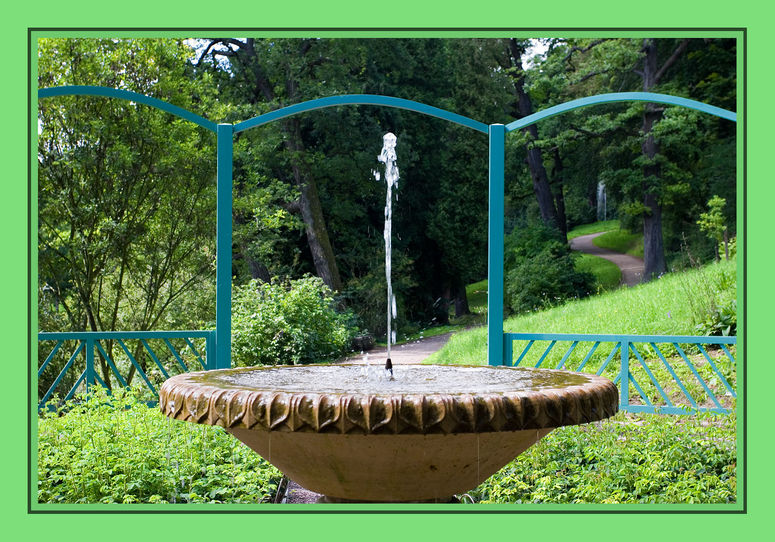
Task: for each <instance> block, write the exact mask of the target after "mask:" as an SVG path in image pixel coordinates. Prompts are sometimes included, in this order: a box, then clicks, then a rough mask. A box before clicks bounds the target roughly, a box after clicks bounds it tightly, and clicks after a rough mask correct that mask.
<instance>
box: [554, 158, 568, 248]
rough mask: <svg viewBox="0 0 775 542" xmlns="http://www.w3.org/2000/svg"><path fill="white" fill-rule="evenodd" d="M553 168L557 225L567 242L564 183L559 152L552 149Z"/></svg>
mask: <svg viewBox="0 0 775 542" xmlns="http://www.w3.org/2000/svg"><path fill="white" fill-rule="evenodd" d="M553 152H554V168H552V177H553V178H554V185H555V189H554V204H555V206H556V207H557V225H558V226H559V228H560V232H561V233H562V236H563V237H564V238H565V241H566V242H567V241H568V217H567V216H566V215H565V182H564V180H563V176H562V174H563V169H564V167H563V164H562V157H561V156H560V151H559V149H558V148H557V147H555V148H554V150H553Z"/></svg>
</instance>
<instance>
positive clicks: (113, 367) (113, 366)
mask: <svg viewBox="0 0 775 542" xmlns="http://www.w3.org/2000/svg"><path fill="white" fill-rule="evenodd" d="M94 344H96V345H97V350H99V351H100V354H102V357H103V358H105V361H107V362H108V366H110V370H111V371H113V374H114V375H116V378H118V381H119V382H120V383H121V385H122V386H123V387H125V388H126V387H128V386H127V383H126V380H124V378H123V377H122V376H121V373H120V372H119V370H118V368H116V364H115V363H113V360H112V359H110V356H109V355H108V353H107V352H105V349H104V348H103V347H102V344H101V343H100V341H94ZM95 374H96V373H95ZM104 384H105V383H104V382H103V385H104ZM106 387H107V386H106Z"/></svg>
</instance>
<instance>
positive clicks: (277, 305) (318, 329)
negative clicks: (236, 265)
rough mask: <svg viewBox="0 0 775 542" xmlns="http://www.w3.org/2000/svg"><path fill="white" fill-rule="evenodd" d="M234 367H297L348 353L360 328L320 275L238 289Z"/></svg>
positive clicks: (234, 307)
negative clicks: (339, 305)
mask: <svg viewBox="0 0 775 542" xmlns="http://www.w3.org/2000/svg"><path fill="white" fill-rule="evenodd" d="M233 299H234V301H233V305H232V365H233V366H235V367H237V366H239V367H249V366H252V365H275V364H287V365H295V364H302V363H313V362H320V361H327V360H331V359H335V358H337V357H340V356H342V355H344V354H346V353H347V352H348V350H349V347H350V342H351V340H352V338H353V337H354V336H355V335H356V332H357V329H356V327H355V325H354V317H353V316H352V314H350V313H343V312H339V311H337V310H336V306H335V302H334V299H333V297H332V293H331V290H330V289H329V288H328V287H327V286H326V285H325V284H323V281H322V280H321V279H320V278H318V277H310V276H307V277H304V278H302V279H299V280H291V281H288V282H272V283H266V282H261V281H259V280H252V281H250V282H249V283H247V284H246V285H244V286H242V287H239V286H238V287H235V288H234V297H233Z"/></svg>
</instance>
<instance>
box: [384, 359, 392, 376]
mask: <svg viewBox="0 0 775 542" xmlns="http://www.w3.org/2000/svg"><path fill="white" fill-rule="evenodd" d="M385 371H387V372H389V373H390V380H393V379H394V378H393V362H392V361H390V358H387V360H386V361H385Z"/></svg>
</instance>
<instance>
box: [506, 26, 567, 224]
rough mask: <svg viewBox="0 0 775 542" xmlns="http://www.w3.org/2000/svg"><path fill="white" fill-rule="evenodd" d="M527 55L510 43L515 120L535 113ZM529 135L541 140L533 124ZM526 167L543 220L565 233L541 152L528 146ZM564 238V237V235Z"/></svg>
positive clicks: (512, 41) (528, 129)
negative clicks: (524, 59)
mask: <svg viewBox="0 0 775 542" xmlns="http://www.w3.org/2000/svg"><path fill="white" fill-rule="evenodd" d="M524 53H525V48H524V46H523V45H522V44H521V43H520V42H519V41H517V40H516V39H514V38H511V39H510V40H509V42H508V56H509V59H510V63H509V64H510V65H509V69H511V70H512V76H511V78H512V81H513V83H514V93H515V95H516V103H515V104H514V108H513V109H514V110H513V112H512V114H513V115H514V117H516V118H523V117H526V116H528V115H531V114H533V104H532V103H531V101H530V96H528V95H527V92H525V71H524V70H523V69H522V55H523V54H524ZM523 131H524V132H525V133H526V134H528V136H529V139H530V141H531V142H532V141H535V140H536V139H538V128H537V127H536V125H535V124H532V125H530V126H528V127H527V128H525V129H524V130H523ZM526 151H527V165H528V168H529V169H530V177H531V179H532V180H533V192H534V193H535V195H536V199H537V201H538V209H539V212H540V213H541V220H543V222H544V223H545V224H547V225H550V226H552V227H555V228H557V229H558V230H560V231H562V228H561V226H560V220H559V217H558V215H557V209H556V208H555V206H554V198H553V196H552V190H551V188H550V186H549V176H548V175H547V174H546V168H545V167H544V161H543V157H542V156H541V149H538V148H536V147H533V146H531V145H530V143H528V144H527V148H526ZM563 236H564V234H563Z"/></svg>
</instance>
